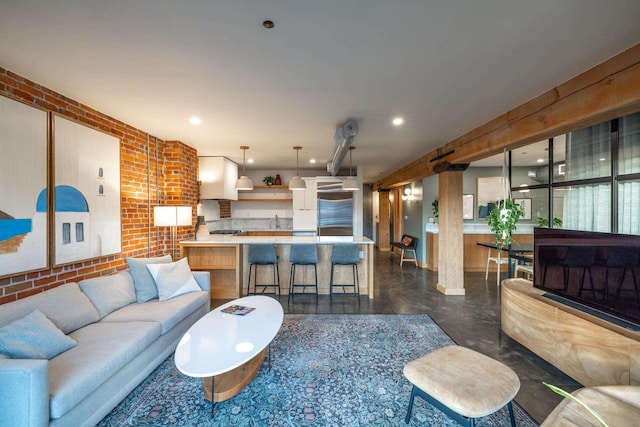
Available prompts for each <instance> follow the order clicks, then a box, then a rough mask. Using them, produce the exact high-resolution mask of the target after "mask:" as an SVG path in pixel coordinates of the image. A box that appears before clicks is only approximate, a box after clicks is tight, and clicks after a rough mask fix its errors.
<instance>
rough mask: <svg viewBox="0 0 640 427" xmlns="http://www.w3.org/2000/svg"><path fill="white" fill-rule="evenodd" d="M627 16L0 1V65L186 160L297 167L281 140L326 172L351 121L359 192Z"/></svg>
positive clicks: (580, 67) (573, 7)
mask: <svg viewBox="0 0 640 427" xmlns="http://www.w3.org/2000/svg"><path fill="white" fill-rule="evenodd" d="M638 17H640V1H638V0H613V1H604V0H562V1H558V0H536V1H531V0H519V1H516V0H482V1H469V0H412V1H410V0H402V1H389V0H322V1H319V0H272V1H266V0H233V1H232V0H226V1H221V0H189V1H186V0H185V1H175V0H108V1H99V0H56V1H51V0H20V1H11V0H0V66H2V67H4V68H7V69H9V70H11V71H13V72H15V73H18V74H20V75H23V76H25V77H27V78H29V79H31V80H33V81H36V82H38V83H40V84H42V85H44V86H46V87H49V88H51V89H53V90H55V91H57V92H60V93H62V94H64V95H65V96H68V97H70V98H73V99H76V100H78V101H80V102H82V103H84V104H86V105H89V106H91V107H93V108H95V109H97V110H99V111H101V112H103V113H105V114H107V115H109V116H112V117H114V118H116V119H118V120H122V121H124V122H126V123H128V124H131V125H133V126H135V127H137V128H139V129H142V130H144V131H146V132H149V133H150V134H152V135H154V136H157V137H159V138H161V139H165V140H169V139H177V140H180V141H183V142H185V143H186V144H188V145H191V146H193V147H195V148H196V149H197V150H198V153H199V154H200V155H222V156H226V157H229V158H230V159H232V160H234V161H236V162H239V163H241V162H242V151H241V150H240V148H239V147H240V146H241V145H248V146H250V147H251V149H250V150H249V151H248V152H247V156H248V157H252V158H253V159H255V163H254V164H253V165H251V166H248V168H256V169H265V168H276V169H277V168H292V167H295V152H294V150H293V149H292V147H293V146H294V145H301V146H303V150H302V152H301V153H300V165H301V168H302V167H304V166H306V165H307V161H308V159H309V158H311V157H313V158H316V159H317V160H318V161H319V162H320V163H324V162H326V161H327V160H328V159H329V158H330V156H331V154H332V150H333V144H334V142H333V135H334V132H335V128H336V126H338V125H340V124H341V123H343V122H344V121H345V120H346V119H347V118H353V119H355V120H357V121H358V123H359V125H360V132H359V133H358V135H357V136H356V137H355V139H354V145H355V146H356V147H357V150H356V151H354V152H353V162H354V166H355V165H360V166H362V170H363V175H364V177H365V180H366V181H368V182H371V181H373V180H376V179H379V178H381V177H383V176H384V175H386V174H388V173H390V172H393V171H394V170H396V169H398V168H400V167H402V166H404V165H406V164H407V163H409V162H410V161H412V160H414V159H415V158H417V157H419V156H421V155H424V154H426V153H427V152H429V151H431V150H433V149H435V148H437V147H440V146H442V145H443V144H445V143H446V142H448V141H450V140H452V139H454V138H456V137H458V136H460V135H462V134H464V133H465V132H467V131H469V130H471V129H473V128H475V127H477V126H479V125H481V124H483V123H485V122H486V121H488V120H491V119H493V118H494V117H496V116H498V115H500V114H501V113H504V112H505V111H508V110H509V109H511V108H513V107H515V106H517V105H519V104H522V103H523V102H525V101H527V100H529V99H531V98H533V97H535V96H537V95H539V94H541V93H543V92H544V91H546V90H548V89H550V88H552V87H554V86H556V85H558V84H560V83H562V82H564V81H566V80H568V79H570V78H571V77H573V76H575V75H577V74H579V73H581V72H583V71H585V70H587V69H589V68H591V67H592V66H594V65H596V64H598V63H600V62H603V61H605V60H606V59H608V58H610V57H612V56H614V55H615V54H617V53H619V52H621V51H623V50H625V49H627V48H629V47H631V46H633V45H635V44H637V43H639V42H640V24H639V23H638V22H639V21H638ZM265 19H271V20H272V21H273V22H274V23H275V28H273V29H271V30H266V29H265V28H263V26H262V22H263V21H264V20H265ZM192 115H196V116H199V117H200V118H201V119H202V124H201V125H199V126H197V127H196V126H193V125H191V124H189V121H188V119H189V117H190V116H192ZM395 116H402V117H404V119H405V123H404V125H403V126H401V127H394V126H393V125H392V124H391V120H392V118H393V117H395ZM499 164H500V163H499ZM316 167H317V166H316Z"/></svg>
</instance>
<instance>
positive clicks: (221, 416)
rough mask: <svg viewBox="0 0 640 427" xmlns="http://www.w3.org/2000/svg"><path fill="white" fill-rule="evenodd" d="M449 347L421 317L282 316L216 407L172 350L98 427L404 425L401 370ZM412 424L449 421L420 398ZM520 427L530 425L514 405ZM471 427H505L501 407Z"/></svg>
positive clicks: (405, 385)
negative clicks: (267, 357) (261, 352)
mask: <svg viewBox="0 0 640 427" xmlns="http://www.w3.org/2000/svg"><path fill="white" fill-rule="evenodd" d="M449 344H454V342H453V341H452V340H451V338H449V337H448V336H447V335H446V334H445V333H444V332H443V331H442V330H441V329H440V328H439V327H438V326H437V325H436V324H435V323H434V322H433V321H432V320H431V318H430V317H429V316H427V315H293V314H290V315H285V319H284V323H283V325H282V329H281V330H280V332H279V334H278V336H277V337H276V339H275V340H274V341H273V343H272V344H271V351H272V364H271V369H270V370H269V369H267V366H266V363H265V365H264V366H263V367H262V369H261V370H260V372H259V373H258V375H257V376H256V378H255V379H254V380H253V382H251V384H249V386H247V387H246V388H245V389H244V390H243V391H242V392H241V393H239V394H238V395H236V396H235V397H233V398H231V399H229V400H227V401H224V402H221V403H218V404H216V408H215V417H214V418H213V419H211V403H210V402H208V401H207V400H205V398H204V396H203V393H202V380H201V379H198V378H190V377H187V376H185V375H183V374H181V373H180V372H179V371H178V370H177V369H176V367H175V364H174V362H173V355H172V356H171V357H169V358H168V359H167V360H166V361H164V362H163V363H162V364H161V365H160V366H159V367H158V368H157V369H156V370H155V371H154V372H153V373H152V374H151V375H150V376H149V377H148V378H147V379H146V380H145V381H144V382H142V383H141V384H140V385H139V386H138V387H137V388H136V389H135V390H134V391H133V392H131V394H130V395H129V396H128V397H127V398H126V399H125V400H123V401H122V402H121V403H120V404H119V405H118V406H117V407H116V408H115V409H114V410H113V411H112V412H111V413H110V414H109V415H107V417H105V418H104V419H103V420H102V421H101V423H100V424H99V425H100V426H110V427H111V426H172V427H173V426H225V427H226V426H339V427H343V426H405V425H406V424H405V423H404V417H405V415H406V411H407V403H408V401H409V395H410V392H411V385H410V383H409V382H408V381H407V380H406V379H405V378H404V376H403V375H402V368H403V366H404V365H405V364H406V363H407V362H409V361H411V360H413V359H415V358H417V357H420V356H422V355H424V354H426V353H428V352H430V351H432V350H435V349H436V348H439V347H442V346H445V345H449ZM415 402H416V403H415V405H414V409H413V417H412V419H411V423H410V425H411V426H456V425H457V424H456V423H455V422H454V421H452V420H451V419H449V418H447V417H446V416H445V415H444V414H442V413H441V412H440V411H438V410H437V409H435V408H433V407H432V406H431V405H428V404H427V403H425V402H424V401H423V400H422V399H419V398H417V399H416V401H415ZM513 406H514V411H515V415H516V423H517V425H518V426H521V427H523V426H536V425H537V424H536V423H535V422H534V421H533V420H532V419H531V418H530V417H529V416H528V415H527V414H526V412H525V411H523V410H522V409H521V408H520V406H518V405H517V404H515V403H514V405H513ZM476 425H478V426H492V427H493V426H508V425H510V423H509V415H508V412H507V410H506V408H504V409H503V410H501V411H499V412H497V413H495V414H493V415H490V416H487V417H484V418H482V419H480V420H479V422H478V423H477V424H476Z"/></svg>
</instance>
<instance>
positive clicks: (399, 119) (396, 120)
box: [393, 117, 404, 126]
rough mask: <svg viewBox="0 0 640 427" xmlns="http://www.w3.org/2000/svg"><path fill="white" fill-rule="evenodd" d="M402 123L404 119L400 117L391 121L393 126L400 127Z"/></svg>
mask: <svg viewBox="0 0 640 427" xmlns="http://www.w3.org/2000/svg"><path fill="white" fill-rule="evenodd" d="M403 123H404V119H403V118H402V117H396V118H395V119H393V124H394V125H396V126H400V125H401V124H403Z"/></svg>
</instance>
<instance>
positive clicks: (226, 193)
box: [198, 157, 238, 200]
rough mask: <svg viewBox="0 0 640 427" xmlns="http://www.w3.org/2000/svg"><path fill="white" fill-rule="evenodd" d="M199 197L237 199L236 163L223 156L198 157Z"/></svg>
mask: <svg viewBox="0 0 640 427" xmlns="http://www.w3.org/2000/svg"><path fill="white" fill-rule="evenodd" d="M198 161H199V179H200V198H201V199H205V200H206V199H226V200H238V190H236V181H237V180H238V165H237V164H235V163H234V162H232V161H231V160H229V159H227V158H225V157H198Z"/></svg>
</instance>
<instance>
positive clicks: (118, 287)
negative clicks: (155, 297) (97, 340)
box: [78, 271, 136, 318]
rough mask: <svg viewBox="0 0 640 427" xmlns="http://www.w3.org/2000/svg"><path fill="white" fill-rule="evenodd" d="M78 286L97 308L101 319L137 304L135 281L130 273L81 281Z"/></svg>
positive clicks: (123, 272)
mask: <svg viewBox="0 0 640 427" xmlns="http://www.w3.org/2000/svg"><path fill="white" fill-rule="evenodd" d="M78 285H79V286H80V289H81V290H82V292H84V293H85V294H86V295H87V297H89V300H91V302H92V303H93V305H94V306H95V307H96V310H98V314H99V315H100V318H103V317H104V316H106V315H107V314H109V313H111V312H112V311H114V310H117V309H119V308H121V307H124V306H125V305H129V304H131V303H134V302H136V291H135V289H134V287H133V279H132V278H131V274H129V272H128V271H122V272H120V273H118V274H110V275H108V276H101V277H94V278H93V279H86V280H81V281H80V282H78Z"/></svg>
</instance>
